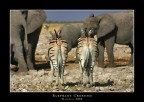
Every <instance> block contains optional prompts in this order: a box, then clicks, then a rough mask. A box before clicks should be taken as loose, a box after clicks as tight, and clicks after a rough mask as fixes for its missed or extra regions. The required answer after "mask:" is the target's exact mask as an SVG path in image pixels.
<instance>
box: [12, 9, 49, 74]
mask: <svg viewBox="0 0 144 102" xmlns="http://www.w3.org/2000/svg"><path fill="white" fill-rule="evenodd" d="M10 17H11V25H10V26H11V41H10V44H11V55H10V56H11V64H15V65H19V70H18V71H19V72H21V71H28V70H29V69H34V65H35V50H36V46H37V43H38V40H39V35H40V31H41V28H42V24H43V22H44V21H45V20H46V14H45V12H44V11H42V10H14V11H11V15H10Z"/></svg>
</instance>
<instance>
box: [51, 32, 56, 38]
mask: <svg viewBox="0 0 144 102" xmlns="http://www.w3.org/2000/svg"><path fill="white" fill-rule="evenodd" d="M50 35H51V36H52V39H56V34H55V33H53V32H51V31H50Z"/></svg>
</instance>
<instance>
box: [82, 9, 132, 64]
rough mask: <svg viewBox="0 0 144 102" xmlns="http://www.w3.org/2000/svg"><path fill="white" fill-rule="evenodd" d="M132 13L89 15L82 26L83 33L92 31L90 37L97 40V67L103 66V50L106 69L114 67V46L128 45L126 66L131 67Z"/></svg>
mask: <svg viewBox="0 0 144 102" xmlns="http://www.w3.org/2000/svg"><path fill="white" fill-rule="evenodd" d="M133 19H134V17H133V11H121V12H117V13H105V14H101V15H98V16H94V14H90V16H89V17H87V18H86V20H85V21H84V24H83V29H84V31H85V32H88V31H89V30H90V29H91V30H92V33H91V35H90V36H91V37H93V36H94V35H97V38H98V50H99V55H98V66H99V67H106V66H105V65H104V50H105V48H106V51H107V54H108V60H109V64H108V67H116V65H115V63H114V54H113V47H114V44H115V43H117V44H122V45H128V46H129V47H130V49H131V57H130V60H129V62H128V65H130V66H133V53H134V50H133V49H134V43H133Z"/></svg>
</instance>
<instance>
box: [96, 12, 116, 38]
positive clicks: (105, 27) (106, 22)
mask: <svg viewBox="0 0 144 102" xmlns="http://www.w3.org/2000/svg"><path fill="white" fill-rule="evenodd" d="M97 19H98V20H99V28H98V31H97V37H98V38H101V37H103V36H105V35H107V34H109V33H110V32H112V31H113V30H114V29H115V22H114V20H113V18H112V17H111V16H110V15H108V14H104V15H101V16H98V17H97Z"/></svg>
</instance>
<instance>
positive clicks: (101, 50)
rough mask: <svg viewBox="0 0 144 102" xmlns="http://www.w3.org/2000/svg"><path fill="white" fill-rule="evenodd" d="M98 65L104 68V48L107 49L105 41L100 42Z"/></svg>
mask: <svg viewBox="0 0 144 102" xmlns="http://www.w3.org/2000/svg"><path fill="white" fill-rule="evenodd" d="M98 50H99V51H98V53H99V54H98V67H102V68H104V50H105V45H104V43H103V42H99V43H98Z"/></svg>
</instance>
